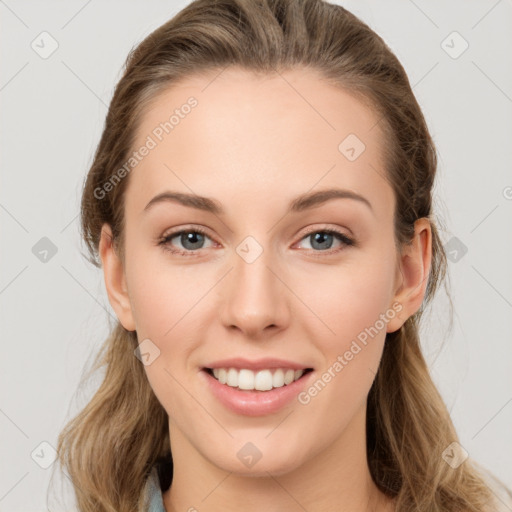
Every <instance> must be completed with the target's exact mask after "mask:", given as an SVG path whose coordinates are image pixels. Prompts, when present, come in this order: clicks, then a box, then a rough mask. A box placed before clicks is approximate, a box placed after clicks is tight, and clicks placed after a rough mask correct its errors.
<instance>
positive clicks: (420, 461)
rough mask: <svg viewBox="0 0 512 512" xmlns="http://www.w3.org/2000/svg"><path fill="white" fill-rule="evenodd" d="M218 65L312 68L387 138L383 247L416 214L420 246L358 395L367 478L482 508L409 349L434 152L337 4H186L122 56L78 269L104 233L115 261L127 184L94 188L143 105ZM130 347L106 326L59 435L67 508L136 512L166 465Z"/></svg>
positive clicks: (166, 452) (117, 163)
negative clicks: (388, 204)
mask: <svg viewBox="0 0 512 512" xmlns="http://www.w3.org/2000/svg"><path fill="white" fill-rule="evenodd" d="M227 66H238V67H242V68H244V69H247V70H252V71H257V72H263V73H274V72H276V71H281V70H285V69H290V68H297V67H303V68H306V67H308V68H312V69H314V70H316V71H319V72H320V73H321V74H322V76H323V77H325V78H326V79H327V80H329V81H331V82H332V83H333V84H336V85H337V86H339V87H341V88H344V89H345V90H347V91H349V92H352V93H353V94H355V95H357V96H358V97H359V98H361V99H362V100H363V101H365V102H367V103H368V104H369V105H371V107H372V108H373V109H374V111H375V112H376V114H377V115H378V118H379V122H378V125H379V129H381V130H382V132H383V134H385V137H386V138H387V144H386V147H387V148H388V150H387V153H386V155H385V158H386V171H387V176H386V178H387V179H388V180H389V182H390V184H391V185H392V187H393V190H394V194H395V198H396V209H395V218H394V222H395V239H396V245H397V248H398V249H400V248H401V247H403V245H404V244H407V243H408V242H409V241H410V240H411V237H412V235H413V233H414V222H415V221H416V220H417V219H419V218H421V217H427V218H429V219H430V221H431V226H432V236H433V240H432V265H431V271H430V275H429V277H428V285H427V289H426V296H425V299H424V303H423V305H422V308H421V309H420V310H419V311H418V312H417V313H416V314H415V315H413V316H412V317H410V318H409V319H408V320H407V321H406V322H405V324H404V325H403V326H402V328H400V329H399V330H398V331H396V332H394V333H390V334H388V335H387V338H386V342H385V347H384V352H383V356H382V360H381V364H380V367H379V369H378V372H377V375H376V378H375V381H374V383H373V386H372V388H371V390H370V393H369V396H368V402H367V429H366V430H367V432H366V433H367V448H368V449H367V453H368V464H369V468H370V472H371V475H372V478H373V480H374V481H375V483H376V485H377V486H378V487H379V488H380V489H381V490H382V491H383V492H385V493H386V494H387V495H389V496H391V497H395V498H396V511H397V512H412V511H421V512H427V511H428V512H456V511H475V512H477V511H478V512H481V511H484V510H493V509H492V508H487V507H488V505H489V504H490V497H491V495H490V492H489V488H488V487H487V486H486V484H485V482H484V480H483V478H482V477H481V476H480V475H479V473H478V471H477V469H476V465H475V464H473V463H472V462H471V461H470V460H467V461H465V462H464V463H463V464H462V465H460V466H459V467H458V468H456V469H454V468H452V467H450V466H449V465H448V464H447V463H446V462H445V460H444V459H443V457H442V454H443V451H444V450H445V449H446V448H447V447H448V446H449V445H450V444H451V443H453V442H456V441H457V435H456V433H455V430H454V427H453V424H452V421H451V419H450V416H449V413H448V411H447V408H446V406H445V404H444V402H443V400H442V398H441V396H440V394H439V393H438V391H437V389H436V387H435V385H434V383H433V381H432V379H431V377H430V375H429V371H428V367H427V364H426V362H425V360H424V358H423V355H422V353H421V350H420V342H419V333H418V331H419V321H420V318H421V315H422V314H423V312H424V310H425V307H426V305H427V304H429V303H430V302H431V300H432V298H433V296H434V294H435V292H436V290H437V289H438V288H439V285H440V284H441V283H442V282H443V281H444V280H445V278H446V266H447V264H446V256H445V252H444V249H443V245H442V243H441V240H440V236H439V231H438V229H437V227H436V221H435V219H434V213H433V211H432V188H433V184H434V178H435V173H436V167H437V161H436V150H435V147H434V143H433V141H432V138H431V135H430V134H429V130H428V128H427V125H426V122H425V119H424V116H423V115H422V112H421V109H420V107H419V105H418V103H417V101H416V99H415V96H414V94H413V91H412V88H411V86H410V83H409V80H408V78H407V75H406V73H405V71H404V69H403V67H402V65H401V64H400V62H399V60H398V59H397V58H396V56H395V55H394V54H393V53H392V51H391V50H390V49H389V48H388V46H387V45H386V44H385V43H384V41H383V40H382V38H381V37H379V36H378V35H377V34H376V33H375V32H374V31H373V30H371V29H370V28H369V27H368V26H367V25H366V24H365V23H363V22H362V21H361V20H359V19H358V18H357V17H355V16H354V15H353V14H351V13H350V12H349V11H347V10H346V9H344V8H343V7H341V6H338V5H332V4H329V3H327V2H324V1H321V0H218V1H212V0H196V1H194V2H192V3H190V4H189V5H188V6H187V7H186V8H184V9H183V10H182V11H180V12H179V13H178V14H177V15H176V16H174V17H173V18H172V19H171V20H169V21H168V22H166V23H165V24H164V25H162V26H161V27H159V28H158V29H157V30H155V31H154V32H153V33H151V34H150V35H149V36H148V37H146V38H145V39H144V40H143V41H142V42H141V43H140V44H139V45H138V46H137V47H136V48H135V49H134V50H133V51H132V52H131V53H130V55H129V56H128V58H127V61H126V64H125V69H124V74H123V76H122V78H121V79H120V81H119V83H118V84H117V86H116V88H115V92H114V96H113V98H112V101H111V103H110V108H109V111H108V114H107V118H106V122H105V126H104V130H103V134H102V136H101V140H100V142H99V145H98V147H97V150H96V153H95V155H94V161H93V163H92V166H91V168H90V170H89V173H88V175H87V178H86V181H85V184H84V189H83V196H82V205H81V227H82V236H83V239H84V241H85V243H86V246H87V249H88V251H89V256H90V261H91V262H92V263H93V264H94V265H96V266H98V267H99V266H100V261H99V259H98V246H99V240H100V233H101V227H102V225H103V224H104V223H108V224H110V226H111V228H112V232H113V239H114V246H115V248H116V251H117V252H118V254H119V256H120V257H121V259H122V260H123V261H124V257H123V234H124V229H123V222H124V193H125V189H126V185H127V182H128V180H129V175H128V176H126V177H124V179H121V180H117V181H116V182H115V186H113V187H111V190H110V189H109V190H108V192H105V190H106V188H105V184H106V183H107V182H110V183H113V182H112V179H113V178H115V174H116V172H117V173H119V169H120V168H122V166H123V165H124V163H125V162H126V161H127V160H128V158H129V155H130V154H131V153H132V152H133V150H134V148H133V143H134V140H135V135H136V132H137V128H138V126H139V124H140V120H141V117H142V115H143V114H144V111H145V108H146V107H147V105H148V102H149V101H151V100H152V99H153V98H155V96H156V95H157V94H158V93H160V92H161V91H163V90H164V89H168V88H169V87H170V86H172V84H173V83H175V82H177V81H178V80H180V79H182V78H186V77H187V76H189V75H192V74H194V73H198V72H203V71H205V72H208V71H214V70H219V71H220V70H222V69H223V68H225V67H227ZM137 346H138V341H137V336H136V333H135V332H128V331H126V330H125V329H124V328H123V327H122V326H121V324H120V323H119V322H118V323H117V325H116V326H114V327H113V329H112V332H111V334H110V336H109V337H108V338H107V340H106V341H105V342H104V345H103V347H102V349H101V352H100V353H99V354H98V356H97V358H96V360H95V364H94V366H93V367H92V369H91V371H90V372H89V374H88V376H91V375H93V374H95V373H96V372H98V371H100V370H101V371H104V376H103V381H102V382H101V385H100V386H99V389H98V390H97V391H96V393H95V394H94V396H93V397H92V399H91V400H90V402H89V403H88V404H87V405H86V407H85V408H84V409H83V410H82V411H81V412H80V413H79V414H78V415H77V416H76V417H74V418H73V419H72V420H71V421H70V422H69V423H68V424H67V425H66V427H65V428H64V429H63V431H62V432H61V434H60V436H59V439H58V455H59V462H60V464H61V465H62V466H63V467H64V468H66V469H67V472H68V473H69V477H70V479H71V481H72V484H73V488H74V490H75V494H76V499H77V503H78V507H79V510H80V511H81V512H93V511H94V512H99V511H101V512H103V511H105V512H106V511H108V512H114V511H115V512H132V511H134V510H143V506H144V504H143V502H142V494H141V493H142V490H143V488H144V485H145V482H146V479H147V477H148V475H149V472H150V470H151V468H152V467H153V466H154V465H155V464H156V463H157V462H159V461H168V462H169V461H171V460H172V459H171V452H170V443H169V431H168V418H167V414H166V411H165V410H164V408H163V407H162V406H161V404H160V403H159V402H158V400H157V399H156V397H155V395H154V393H153V391H152V389H151V387H150V385H149V383H148V380H147V377H146V374H145V371H144V368H143V365H142V364H141V363H140V362H139V360H138V359H137V358H136V357H134V350H135V349H136V347H137ZM84 382H85V380H84Z"/></svg>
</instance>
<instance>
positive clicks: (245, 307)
mask: <svg viewBox="0 0 512 512" xmlns="http://www.w3.org/2000/svg"><path fill="white" fill-rule="evenodd" d="M233 267H234V268H233V271H232V272H230V276H231V277H230V281H229V286H228V289H227V290H225V291H226V295H225V297H224V299H225V308H224V312H223V315H222V321H223V323H224V324H225V326H226V327H232V326H236V327H238V328H239V329H240V330H241V331H244V332H245V333H246V334H247V335H251V336H255V335H257V334H258V333H259V332H260V331H263V330H264V329H265V328H266V327H268V326H274V327H278V328H280V327H283V325H284V324H285V322H287V321H288V315H287V311H288V308H287V305H286V301H287V298H286V296H285V294H284V287H283V285H282V283H281V282H280V280H279V279H277V277H276V275H275V273H276V270H275V268H276V267H278V265H277V264H276V262H275V260H274V256H273V255H272V253H271V250H270V249H268V248H264V247H263V245H262V244H260V242H259V241H258V240H256V238H254V237H252V236H248V237H246V238H245V239H244V240H242V242H241V243H240V244H239V245H238V246H237V247H236V254H235V253H234V254H233ZM269 267H270V269H272V271H271V270H270V269H269Z"/></svg>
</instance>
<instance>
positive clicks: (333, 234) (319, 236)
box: [302, 229, 355, 254]
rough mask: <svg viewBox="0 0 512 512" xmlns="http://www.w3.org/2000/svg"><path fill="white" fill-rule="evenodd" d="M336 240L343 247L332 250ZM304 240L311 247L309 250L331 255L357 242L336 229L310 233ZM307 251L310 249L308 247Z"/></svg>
mask: <svg viewBox="0 0 512 512" xmlns="http://www.w3.org/2000/svg"><path fill="white" fill-rule="evenodd" d="M336 239H337V240H338V241H339V242H340V243H341V247H340V248H338V249H334V250H331V247H332V245H333V241H334V240H336ZM302 240H308V241H309V245H310V247H309V249H312V250H313V251H314V252H327V253H329V254H331V253H333V252H338V251H340V250H343V248H344V247H345V246H351V245H355V241H354V240H353V239H352V238H349V237H348V236H347V235H345V234H344V233H341V232H340V231H337V230H336V229H321V230H318V229H317V230H315V231H310V232H309V233H308V234H307V235H306V236H305V237H303V238H302ZM306 249H308V247H306Z"/></svg>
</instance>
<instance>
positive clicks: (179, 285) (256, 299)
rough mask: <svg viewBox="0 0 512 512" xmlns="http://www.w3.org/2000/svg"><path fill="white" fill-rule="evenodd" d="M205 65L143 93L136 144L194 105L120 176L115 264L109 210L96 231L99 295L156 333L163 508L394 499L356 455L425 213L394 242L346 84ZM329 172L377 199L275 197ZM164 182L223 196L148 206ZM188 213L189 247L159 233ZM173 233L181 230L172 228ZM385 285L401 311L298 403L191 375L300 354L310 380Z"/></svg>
mask: <svg viewBox="0 0 512 512" xmlns="http://www.w3.org/2000/svg"><path fill="white" fill-rule="evenodd" d="M217 73H218V72H217ZM217 73H215V74H211V75H209V76H206V75H202V76H199V75H197V76H193V77H189V78H187V79H186V80H183V81H182V82H180V83H179V84H176V85H174V86H173V87H172V88H169V89H168V90H166V91H165V92H164V93H162V94H160V95H159V96H157V97H156V98H155V100H154V102H153V104H152V105H151V107H150V108H149V109H148V110H147V112H146V113H145V115H144V117H143V119H142V122H141V125H140V126H139V131H138V134H137V135H138V136H137V143H136V147H139V146H140V145H142V144H143V143H144V140H145V139H146V137H147V136H148V134H151V132H152V130H153V129H154V128H155V126H157V125H158V124H159V123H160V122H162V121H163V120H165V119H167V118H168V117H169V113H170V112H172V111H173V110H174V109H175V108H178V107H179V106H180V105H182V104H184V103H185V102H186V100H187V98H189V97H190V96H194V97H195V98H197V100H198V106H197V107H196V108H195V109H193V110H192V112H191V113H190V114H189V115H188V116H186V117H185V118H184V119H182V120H180V124H179V125H177V126H176V127H175V128H174V130H173V131H172V132H171V133H170V134H169V135H167V136H166V137H165V138H164V139H163V140H162V141H161V142H160V143H159V144H158V145H157V147H156V148H154V149H153V150H152V151H151V152H150V153H149V155H148V156H146V157H145V158H144V159H143V160H142V161H141V162H140V163H139V164H138V165H137V167H136V168H135V169H134V170H133V171H132V173H131V174H130V176H129V183H128V187H127V190H126V202H125V219H126V245H125V247H126V260H125V264H124V265H123V264H122V262H121V260H120V259H119V258H118V256H117V255H116V253H115V251H114V250H113V246H112V244H111V231H110V227H109V226H108V224H105V225H104V226H103V230H102V237H101V243H100V255H101V259H102V262H103V269H104V277H105V285H106V289H107V292H108V297H109V301H110V303H111V305H112V307H113V309H114V310H115V312H116V314H117V316H118V318H119V320H120V322H121V323H122V324H123V326H124V327H125V328H126V329H128V330H136V331H137V335H138V339H139V342H141V341H142V340H144V339H146V338H149V339H150V340H151V341H152V343H154V344H155V345H156V346H157V347H158V349H159V350H160V355H159V357H157V358H156V359H155V360H154V361H153V362H152V363H151V364H150V365H148V366H145V370H146V373H147V377H148V379H149V382H150V385H151V386H152V389H153V390H154V392H155V394H156V396H157V398H158V399H159V401H160V402H161V404H162V405H163V407H164V408H165V410H166V411H167V413H168V415H169V431H170V439H171V450H172V454H173V459H174V471H175V474H174V478H173V483H172V485H171V488H170V489H169V490H168V491H167V492H165V493H164V503H165V508H166V510H167V511H168V512H169V511H186V510H192V509H191V507H195V508H196V509H198V510H201V511H208V512H216V511H221V510H222V511H234V510H241V509H243V510H245V511H246V512H252V511H260V510H267V511H270V512H273V511H276V512H277V511H290V512H292V511H293V512H295V511H303V510H307V511H308V512H320V511H325V510H338V511H342V512H348V511H355V510H357V511H364V510H379V511H387V510H393V502H392V501H391V500H389V499H388V498H386V497H385V496H384V495H383V494H382V493H380V492H379V491H378V489H377V487H376V486H375V484H374V483H373V481H372V479H371V477H370V473H369V469H368V466H367V462H366V440H365V413H366V400H367V394H368V391H369V389H370V387H371V384H372V382H373V379H374V375H375V372H376V370H377V368H378V365H379V361H380V358H381V355H382V350H383V347H384V341H385V336H386V332H393V331H395V330H397V329H398V328H400V326H401V325H402V324H403V323H404V322H405V320H406V319H407V318H408V317H409V316H411V315H412V314H413V313H414V312H416V311H417V310H418V309H419V307H420V306H421V303H422V300H423V297H424V294H425V289H426V284H427V276H428V272H429V268H430V263H431V230H430V224H429V222H428V220H427V219H419V220H418V221H417V222H416V224H415V237H414V239H413V242H412V243H411V244H410V245H408V246H406V247H405V248H404V249H403V251H402V252H401V253H398V252H397V250H396V246H395V242H394V234H393V212H394V204H395V199H394V194H393V190H392V188H391V186H390V185H389V184H388V183H387V181H386V180H385V179H383V176H384V175H385V170H384V167H383V164H382V155H381V147H382V144H384V139H383V135H382V133H381V132H380V131H379V128H378V125H377V124H376V123H377V121H378V117H377V116H376V115H375V114H374V113H373V112H372V111H371V110H370V109H369V108H368V107H367V106H365V105H364V104H363V103H361V102H360V101H358V100H357V99H356V98H355V97H353V96H352V95H350V94H349V93H348V92H346V91H344V90H342V89H340V88H335V87H333V86H332V85H329V84H328V83H327V82H325V81H324V80H322V79H321V78H320V76H319V75H317V74H315V72H313V71H312V70H292V71H287V72H285V73H282V76H280V75H278V74H272V75H265V76H256V75H254V74H251V73H249V72H247V71H243V70H240V69H236V68H229V69H227V70H225V71H224V72H223V73H222V74H221V75H219V76H217ZM215 76H217V78H215V79H214V77H215ZM212 80H213V81H212ZM208 84H209V85H208ZM206 85H208V87H207V88H206V89H205V87H206ZM298 92H300V94H299V93H298ZM349 133H354V134H356V135H357V136H358V137H359V138H360V139H361V140H362V141H363V142H364V144H365V145H366V149H365V151H364V152H363V153H362V154H361V155H360V156H359V157H358V158H357V159H356V160H355V161H352V162H351V161H349V160H348V159H347V158H346V157H345V156H344V155H343V154H342V153H341V152H340V151H339V150H338V145H339V144H340V142H341V141H342V140H343V139H344V138H345V137H346V136H347V135H348V134H349ZM370 164H371V165H370ZM330 187H339V188H343V189H349V190H351V191H354V192H356V193H358V194H361V195H362V196H364V197H365V198H367V199H368V201H369V202H370V203H371V205H372V208H371V209H370V208H369V207H367V206H366V205H365V204H363V203H362V202H360V201H356V200H353V199H339V198H337V199H331V200H329V201H327V202H325V203H323V204H321V205H319V206H316V207H315V208H312V209H309V210H305V211H302V212H299V213H287V214H286V208H287V205H288V203H289V202H290V201H292V200H293V199H294V198H296V197H297V196H298V195H300V194H303V193H305V192H311V191H317V190H320V189H324V188H330ZM165 190H173V191H179V192H185V193H190V192H193V193H195V194H199V195H202V196H208V197H210V198H213V199H215V200H216V201H218V202H219V203H221V205H222V206H223V208H224V209H225V210H226V211H225V214H224V215H214V214H212V213H209V212H204V211H200V210H196V209H194V208H191V207H187V206H183V205H180V204H178V203H175V202H166V203H160V204H157V205H154V206H153V207H152V208H150V209H149V210H148V211H147V212H144V208H145V206H146V204H147V203H148V202H149V201H150V200H151V199H152V198H153V197H154V196H156V195H157V194H159V193H161V192H163V191H165ZM194 227H203V228H204V229H206V230H207V237H205V238H204V243H203V245H202V246H201V244H200V240H201V239H199V244H197V242H196V246H195V247H202V248H199V249H197V250H196V256H185V255H179V254H172V253H170V252H168V251H165V250H164V248H163V246H162V245H158V241H159V240H160V239H162V237H163V236H165V235H166V234H167V233H169V232H170V231H171V228H176V230H177V231H178V230H179V229H178V228H182V229H193V228H194ZM325 228H334V229H338V230H340V232H342V233H343V234H345V235H347V236H349V237H353V238H355V239H356V241H357V245H356V246H345V245H344V244H343V243H342V242H341V241H340V240H338V239H337V238H336V237H333V238H332V242H331V244H332V245H331V246H330V248H327V249H325V248H322V246H320V248H319V246H318V245H317V244H315V241H314V238H313V237H311V236H308V235H311V234H314V233H317V232H323V231H322V230H324V229H325ZM249 235H250V236H252V237H254V239H255V240H256V241H257V242H258V244H259V245H260V246H261V248H262V249H263V252H262V253H261V255H260V256H259V257H258V258H257V259H256V260H255V261H254V262H252V263H248V262H247V261H245V260H244V259H243V258H242V257H240V256H239V254H238V253H237V252H236V249H237V247H238V246H239V244H240V243H241V242H242V241H243V240H244V239H245V237H247V236H249ZM182 240H183V239H182ZM328 243H329V240H327V244H328ZM170 244H171V242H168V245H170ZM172 244H173V247H174V248H175V249H177V250H189V251H191V249H190V247H194V246H193V245H192V246H191V245H190V244H188V245H187V244H186V240H185V245H183V244H182V243H181V241H180V237H175V238H173V239H172ZM336 250H339V251H338V252H332V251H336ZM330 251H331V252H332V253H331V254H327V252H330ZM315 255H316V256H317V257H315ZM395 302H398V303H399V304H400V305H401V307H402V309H401V311H400V313H398V314H397V315H395V317H394V318H393V319H391V320H389V321H388V322H386V323H385V326H384V328H382V329H381V330H380V331H379V333H378V335H376V336H374V337H373V338H370V341H369V342H368V344H367V345H366V346H365V347H364V348H363V349H362V350H361V351H360V352H359V353H358V354H357V356H356V357H354V358H353V359H352V360H351V361H350V362H349V364H347V365H346V366H345V367H344V368H343V370H342V371H341V372H339V373H338V374H337V375H336V377H335V378H333V379H332V380H331V381H330V382H329V383H328V384H327V385H326V386H325V388H324V389H322V391H321V392H320V393H318V394H317V395H316V396H315V397H314V398H312V399H311V401H310V402H309V403H308V404H307V405H303V404H301V403H299V402H298V401H296V400H294V401H292V403H291V404H290V405H288V406H286V407H285V408H283V409H282V410H280V411H278V412H277V413H274V414H269V415H265V416H260V417H248V416H244V415H239V414H235V413H234V412H231V411H229V410H228V409H226V408H225V407H224V406H223V405H222V404H220V403H219V402H218V401H217V399H216V398H215V397H214V396H213V395H212V394H211V393H210V391H209V390H208V389H207V388H206V386H205V385H204V382H203V380H204V379H201V378H199V373H198V372H199V371H200V370H201V368H202V367H203V366H205V365H206V363H207V362H212V361H215V360H219V359H223V358H227V357H234V356H242V357H246V358H249V359H257V358H261V357H279V358H284V359H292V360H293V361H298V362H303V363H304V364H305V366H310V367H313V368H314V376H313V377H311V376H310V379H311V380H310V382H314V381H316V380H317V379H318V378H320V377H321V375H322V374H323V372H324V371H326V370H327V369H328V368H329V367H332V365H333V363H334V362H335V361H336V359H337V357H338V356H339V355H340V354H344V353H345V352H346V351H347V350H348V349H349V348H350V344H351V342H352V341H353V340H354V339H355V338H356V336H357V335H358V334H359V333H360V332H361V331H363V330H364V329H365V327H369V326H372V325H374V324H375V322H376V320H377V319H378V318H379V315H380V314H381V313H385V312H386V311H388V310H390V309H392V305H393V303H395ZM247 442H251V443H253V444H254V445H255V446H256V447H257V448H258V450H259V451H260V452H261V454H262V456H261V459H260V460H259V461H258V462H257V463H256V464H255V465H254V466H252V467H251V468H248V467H246V466H245V465H244V464H242V463H241V461H240V460H239V459H238V457H237V452H238V451H239V450H240V449H241V448H242V447H243V446H244V445H245V444H246V443H247ZM256 477H257V478H256Z"/></svg>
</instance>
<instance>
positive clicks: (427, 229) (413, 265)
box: [387, 217, 432, 332]
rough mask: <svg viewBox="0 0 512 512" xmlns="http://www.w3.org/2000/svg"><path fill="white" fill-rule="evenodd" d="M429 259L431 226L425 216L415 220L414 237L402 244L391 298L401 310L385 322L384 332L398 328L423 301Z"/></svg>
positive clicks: (428, 271) (428, 270)
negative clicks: (397, 278)
mask: <svg viewBox="0 0 512 512" xmlns="http://www.w3.org/2000/svg"><path fill="white" fill-rule="evenodd" d="M431 260H432V230H431V226H430V221H429V220H428V219H427V218H426V217H422V218H420V219H418V220H417V221H416V222H415V223H414V238H413V239H412V241H411V243H410V244H408V245H406V246H404V248H403V251H402V254H401V256H400V261H399V270H398V274H399V283H398V285H397V289H396V291H395V295H394V297H393V302H395V301H396V302H398V303H400V304H401V306H402V310H401V311H400V313H399V314H398V315H397V316H396V317H395V318H394V319H392V320H391V321H390V322H389V323H388V325H387V332H394V331H396V330H398V329H399V328H400V327H401V326H402V325H403V324H404V323H405V321H406V320H407V319H408V318H409V317H410V316H412V315H414V313H416V312H417V311H418V310H419V309H420V307H421V304H422V303H423V298H424V296H425V291H426V289H427V283H428V276H429V273H430V264H431Z"/></svg>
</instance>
